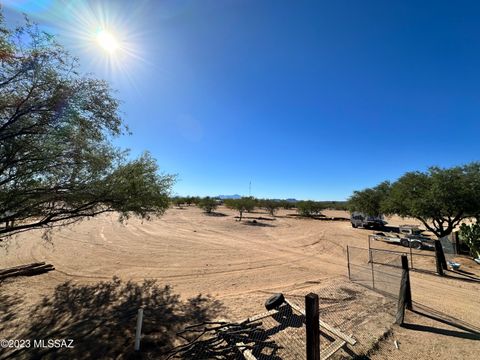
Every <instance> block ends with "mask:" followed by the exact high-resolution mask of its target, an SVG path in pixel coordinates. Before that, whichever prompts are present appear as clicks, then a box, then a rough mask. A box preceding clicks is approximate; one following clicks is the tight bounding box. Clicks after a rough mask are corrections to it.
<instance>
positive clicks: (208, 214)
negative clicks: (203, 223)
mask: <svg viewBox="0 0 480 360" xmlns="http://www.w3.org/2000/svg"><path fill="white" fill-rule="evenodd" d="M205 215H207V216H214V217H224V216H228V215H227V214H224V213H221V212H216V211H212V212H209V213H205Z"/></svg>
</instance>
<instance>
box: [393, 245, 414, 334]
mask: <svg viewBox="0 0 480 360" xmlns="http://www.w3.org/2000/svg"><path fill="white" fill-rule="evenodd" d="M405 308H407V309H409V310H411V309H412V291H411V288H410V274H409V271H408V258H407V255H402V278H401V283H400V293H399V295H398V308H397V316H396V319H395V322H396V323H397V324H398V325H403V323H404V319H405Z"/></svg>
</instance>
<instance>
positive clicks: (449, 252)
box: [439, 236, 457, 262]
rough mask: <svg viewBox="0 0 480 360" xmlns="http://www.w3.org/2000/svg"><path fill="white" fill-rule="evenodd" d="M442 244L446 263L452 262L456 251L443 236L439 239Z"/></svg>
mask: <svg viewBox="0 0 480 360" xmlns="http://www.w3.org/2000/svg"><path fill="white" fill-rule="evenodd" d="M439 241H440V243H441V244H442V249H443V253H444V255H445V259H446V260H447V261H451V262H452V261H453V258H454V257H455V256H457V250H456V247H455V245H454V244H453V243H452V242H451V241H450V239H449V238H448V237H447V236H444V237H442V238H440V239H439Z"/></svg>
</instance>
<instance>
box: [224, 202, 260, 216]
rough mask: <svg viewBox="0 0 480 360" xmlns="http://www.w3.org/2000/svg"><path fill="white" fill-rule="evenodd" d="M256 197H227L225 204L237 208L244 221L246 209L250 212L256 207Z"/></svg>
mask: <svg viewBox="0 0 480 360" xmlns="http://www.w3.org/2000/svg"><path fill="white" fill-rule="evenodd" d="M255 203H256V201H255V199H254V198H253V197H243V198H240V199H227V200H225V205H226V206H227V207H228V208H230V209H233V210H237V211H238V213H239V215H240V219H239V221H242V216H243V213H244V212H245V211H247V212H250V211H253V209H255Z"/></svg>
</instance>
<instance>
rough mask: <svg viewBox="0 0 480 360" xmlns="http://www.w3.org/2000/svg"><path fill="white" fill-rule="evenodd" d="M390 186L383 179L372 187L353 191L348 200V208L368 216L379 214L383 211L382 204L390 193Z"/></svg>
mask: <svg viewBox="0 0 480 360" xmlns="http://www.w3.org/2000/svg"><path fill="white" fill-rule="evenodd" d="M390 186H391V185H390V183H389V182H388V181H384V182H383V183H381V184H379V185H377V186H376V187H374V188H372V189H364V190H361V191H355V192H354V193H353V195H352V196H351V197H350V199H349V200H348V209H349V210H350V211H351V212H353V211H359V212H362V213H364V214H366V215H369V216H380V215H381V214H382V213H383V209H382V204H383V202H384V201H385V200H386V198H387V197H388V195H389V193H390Z"/></svg>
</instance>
